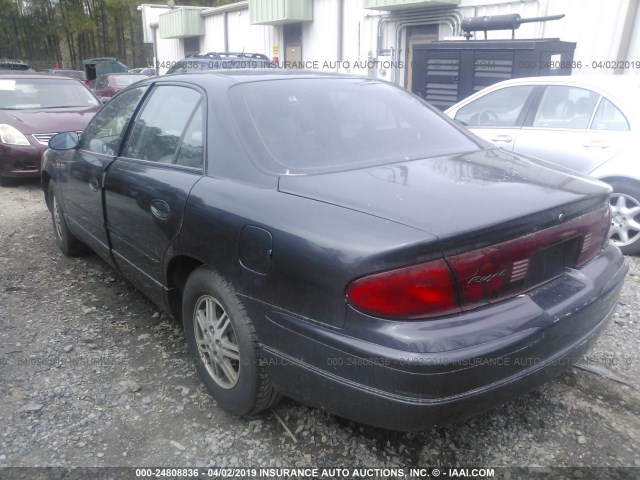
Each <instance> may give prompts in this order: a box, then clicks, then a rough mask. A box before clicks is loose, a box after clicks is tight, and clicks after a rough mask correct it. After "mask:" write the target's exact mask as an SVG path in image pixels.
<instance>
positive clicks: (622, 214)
mask: <svg viewBox="0 0 640 480" xmlns="http://www.w3.org/2000/svg"><path fill="white" fill-rule="evenodd" d="M609 184H610V185H611V186H612V187H613V193H612V194H611V229H610V230H609V238H610V240H611V241H612V242H613V243H614V244H615V245H617V246H618V247H619V248H620V250H622V253H624V254H625V255H636V254H638V253H640V185H638V184H636V183H634V182H630V181H624V180H618V181H613V182H609Z"/></svg>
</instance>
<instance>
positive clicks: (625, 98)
mask: <svg viewBox="0 0 640 480" xmlns="http://www.w3.org/2000/svg"><path fill="white" fill-rule="evenodd" d="M445 114H447V115H448V116H449V117H451V118H453V119H455V120H457V121H458V122H460V123H461V124H462V125H465V126H466V127H468V128H469V129H471V131H473V133H475V134H477V135H479V136H480V137H482V138H484V139H485V140H488V141H490V142H493V143H494V144H495V145H497V146H499V147H501V148H504V149H505V150H511V151H514V152H518V153H521V154H525V155H528V156H531V157H537V158H540V159H542V160H547V161H550V162H553V163H556V164H559V165H562V166H564V167H567V168H570V169H571V170H574V171H576V172H579V173H582V174H584V175H590V176H592V177H595V178H597V179H599V180H602V181H605V182H607V183H609V184H610V185H611V186H612V187H613V191H614V193H613V195H612V197H611V214H612V218H611V230H610V237H611V240H612V241H613V243H615V244H616V245H618V246H619V247H620V248H621V249H622V251H623V252H624V253H626V254H636V253H639V252H640V158H639V156H640V118H639V116H640V76H633V75H629V76H626V75H625V76H619V75H615V76H614V75H610V76H575V77H569V76H555V77H531V78H518V79H513V80H507V81H504V82H500V83H496V84H494V85H491V86H490V87H487V88H485V89H483V90H481V91H479V92H477V93H475V94H473V95H471V96H470V97H468V98H466V99H464V100H462V101H461V102H459V103H457V104H456V105H454V106H452V107H450V108H448V109H447V110H446V111H445ZM634 131H635V132H636V133H635V134H634V133H633V132H634Z"/></svg>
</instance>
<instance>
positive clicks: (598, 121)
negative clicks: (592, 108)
mask: <svg viewBox="0 0 640 480" xmlns="http://www.w3.org/2000/svg"><path fill="white" fill-rule="evenodd" d="M591 129H592V130H618V131H628V130H630V128H629V122H627V119H626V117H625V116H624V114H623V113H622V112H621V111H620V110H618V109H617V108H616V106H615V105H614V104H613V103H611V102H610V101H609V100H607V99H606V98H603V99H602V101H601V102H600V105H599V106H598V110H597V111H596V116H595V117H594V118H593V123H592V124H591Z"/></svg>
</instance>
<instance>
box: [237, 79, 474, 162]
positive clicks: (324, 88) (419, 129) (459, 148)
mask: <svg viewBox="0 0 640 480" xmlns="http://www.w3.org/2000/svg"><path fill="white" fill-rule="evenodd" d="M231 101H232V103H233V106H234V109H233V111H234V112H235V115H236V120H237V122H238V126H239V127H240V130H241V131H242V132H243V134H244V135H245V138H246V139H247V146H248V148H249V151H250V154H251V156H252V157H253V158H254V161H256V162H257V163H258V164H259V165H261V166H262V167H263V168H264V169H266V170H267V171H269V172H270V173H276V174H281V173H287V172H288V173H294V172H300V173H312V172H317V171H323V170H335V169H343V168H358V167H361V166H367V165H380V164H385V163H394V162H399V161H406V160H411V159H417V158H426V157H433V156H437V155H446V154H452V153H457V152H466V151H470V150H476V149H478V145H477V144H476V143H475V142H474V141H473V140H472V139H471V138H470V137H469V136H467V135H466V134H465V133H463V132H461V131H460V130H458V129H457V128H455V127H453V126H452V125H451V124H450V123H449V122H447V121H446V120H444V119H443V118H442V117H441V116H440V115H439V114H438V113H436V112H435V111H433V110H431V109H430V108H429V107H427V106H426V105H425V104H424V103H422V102H421V101H420V100H419V99H417V98H416V97H414V96H413V95H411V94H409V93H407V92H406V91H405V90H403V89H401V88H398V87H395V86H392V85H389V84H386V83H382V82H379V81H375V80H371V79H365V78H363V79H354V78H338V79H336V78H311V79H283V80H270V81H261V82H251V83H244V84H240V85H237V86H234V87H232V89H231Z"/></svg>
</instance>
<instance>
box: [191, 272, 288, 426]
mask: <svg viewBox="0 0 640 480" xmlns="http://www.w3.org/2000/svg"><path fill="white" fill-rule="evenodd" d="M182 318H183V323H184V331H185V336H186V338H187V343H188V346H189V353H190V355H191V358H192V361H193V362H194V364H195V366H196V370H197V371H198V374H199V375H200V378H201V379H202V381H203V383H204V385H205V387H206V388H207V390H208V392H209V393H210V394H211V396H212V397H213V398H214V399H215V400H216V402H217V403H218V405H219V406H220V407H222V408H223V409H224V410H227V411H228V412H230V413H232V414H234V415H238V416H245V415H252V414H255V413H258V412H260V411H262V410H265V409H267V408H269V407H270V406H272V405H273V404H275V403H276V402H277V401H278V400H279V398H280V395H279V394H278V392H277V391H276V390H275V389H274V388H273V386H272V385H271V381H270V380H269V377H268V375H267V373H266V370H265V367H264V365H262V364H261V356H260V347H259V342H258V339H257V336H256V332H255V328H254V326H253V324H252V323H251V320H249V317H248V316H247V313H246V311H245V309H244V306H243V305H242V303H240V301H239V300H238V297H237V296H236V295H235V294H234V292H233V289H232V288H231V286H230V285H229V283H228V282H227V281H226V280H224V279H223V278H222V277H221V276H220V275H219V274H217V273H215V272H213V271H212V270H210V269H208V268H206V267H200V268H198V269H197V270H195V271H194V272H193V273H192V274H191V275H190V276H189V278H188V280H187V283H186V286H185V289H184V295H183V304H182Z"/></svg>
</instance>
